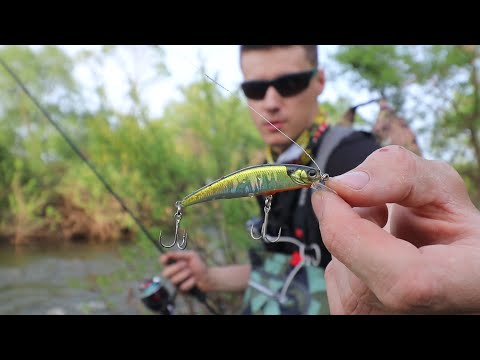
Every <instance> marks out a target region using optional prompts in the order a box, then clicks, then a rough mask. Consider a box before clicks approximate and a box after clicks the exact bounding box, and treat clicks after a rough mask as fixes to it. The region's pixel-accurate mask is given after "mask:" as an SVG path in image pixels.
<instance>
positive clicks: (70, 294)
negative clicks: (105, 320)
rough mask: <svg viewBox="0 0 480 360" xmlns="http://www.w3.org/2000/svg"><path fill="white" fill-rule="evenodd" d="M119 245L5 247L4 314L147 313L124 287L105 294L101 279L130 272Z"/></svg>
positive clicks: (0, 249)
mask: <svg viewBox="0 0 480 360" xmlns="http://www.w3.org/2000/svg"><path fill="white" fill-rule="evenodd" d="M119 250H120V247H119V246H118V245H91V244H88V245H87V244H66V245H64V244H62V245H48V246H16V247H14V246H11V245H8V244H1V245H0V314H34V315H44V314H145V310H144V309H142V308H141V305H140V303H139V302H138V301H137V299H136V298H135V297H134V296H133V297H132V293H131V285H130V284H127V283H125V284H121V286H123V289H122V288H120V289H119V291H118V292H117V293H114V294H108V295H107V294H106V293H105V291H103V290H102V288H101V286H100V287H99V284H98V283H97V281H96V280H97V279H98V277H99V276H100V277H102V276H103V277H105V276H109V275H110V274H115V273H116V272H118V271H120V270H122V269H124V268H125V266H126V264H125V260H124V259H123V258H122V256H121V254H120V252H119Z"/></svg>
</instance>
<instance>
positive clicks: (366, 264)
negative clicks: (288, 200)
mask: <svg viewBox="0 0 480 360" xmlns="http://www.w3.org/2000/svg"><path fill="white" fill-rule="evenodd" d="M312 205H313V209H314V211H315V214H316V215H317V217H318V220H319V224H320V232H321V234H322V240H323V242H324V243H325V246H326V247H327V249H328V250H329V251H330V252H331V254H332V256H333V257H335V258H337V259H338V260H339V261H340V262H341V263H342V264H344V265H345V266H347V267H348V268H349V269H350V270H351V271H352V272H353V273H354V274H355V275H357V276H358V277H359V278H360V279H362V280H363V281H364V282H365V283H366V284H367V286H368V287H369V288H370V289H371V290H372V291H373V292H374V293H376V294H377V295H378V294H386V293H388V291H389V290H390V289H391V287H392V286H393V285H394V284H396V283H397V282H398V281H399V280H400V279H401V278H402V276H403V275H404V274H405V271H406V270H407V269H410V268H412V267H414V265H415V264H416V263H417V261H418V260H419V259H420V252H419V250H418V249H417V248H416V247H415V246H413V245H412V244H410V243H409V242H407V241H404V240H401V239H397V238H395V237H394V236H392V235H391V234H389V233H388V232H386V231H385V230H383V229H382V228H380V227H379V226H378V225H377V224H374V223H373V222H371V221H369V220H366V219H363V218H362V217H360V215H358V214H357V213H356V212H355V211H354V210H353V209H352V208H351V206H349V205H348V204H347V203H346V202H345V201H344V200H343V199H342V198H340V197H339V196H337V195H335V194H332V193H329V192H324V191H317V192H315V193H314V194H313V196H312Z"/></svg>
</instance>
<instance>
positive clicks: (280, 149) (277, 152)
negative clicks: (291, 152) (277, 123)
mask: <svg viewBox="0 0 480 360" xmlns="http://www.w3.org/2000/svg"><path fill="white" fill-rule="evenodd" d="M289 146H290V144H286V145H273V146H271V147H270V149H271V151H272V155H273V156H274V157H275V158H277V157H278V156H279V155H280V154H281V153H283V152H284V151H285V150H287V148H288V147H289Z"/></svg>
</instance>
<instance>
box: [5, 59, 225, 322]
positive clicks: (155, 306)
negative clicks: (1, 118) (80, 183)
mask: <svg viewBox="0 0 480 360" xmlns="http://www.w3.org/2000/svg"><path fill="white" fill-rule="evenodd" d="M0 64H1V65H2V66H3V67H4V68H5V70H6V71H7V72H8V73H9V74H10V76H12V78H13V79H14V80H15V82H16V83H17V84H18V86H20V88H21V89H22V90H23V92H24V93H25V94H26V95H27V96H28V97H29V98H30V100H31V101H32V102H33V103H34V104H35V106H36V107H37V108H38V109H39V110H40V111H41V112H42V114H43V115H44V116H45V117H46V118H47V119H48V121H50V123H51V124H52V125H53V126H54V127H55V129H57V131H58V132H59V133H60V134H61V135H62V136H63V138H64V139H65V140H66V141H67V143H68V144H69V145H70V147H71V148H72V149H73V151H74V152H75V153H76V154H77V155H78V156H79V157H80V158H81V159H82V160H83V161H84V162H85V164H87V166H88V167H89V168H90V170H92V172H93V173H94V174H95V176H96V177H97V178H98V179H99V180H100V181H101V182H102V184H103V185H104V186H105V187H106V189H107V190H108V191H109V192H110V194H112V195H113V197H114V198H115V199H116V200H117V201H118V202H119V203H120V205H121V206H122V208H123V209H124V210H125V211H126V212H127V213H128V214H129V215H130V216H131V217H132V219H133V220H134V221H135V223H136V224H137V225H138V226H139V227H140V229H141V230H142V232H143V233H144V234H145V235H146V236H147V238H148V239H149V240H150V241H151V242H152V243H153V245H154V246H155V247H156V248H157V250H158V251H160V253H164V252H165V251H166V250H165V249H164V248H163V247H162V246H161V245H160V244H159V243H158V241H157V240H156V239H155V238H154V237H153V235H152V234H151V233H150V232H149V231H148V230H147V228H146V227H145V226H144V225H143V224H142V222H141V221H140V219H138V217H137V216H135V214H134V213H133V212H132V211H131V210H130V209H129V208H128V206H127V205H126V204H125V202H124V201H123V200H122V198H121V197H120V196H119V195H118V194H117V193H116V192H115V191H113V189H112V187H111V186H110V185H109V184H108V183H107V181H106V180H105V178H104V177H103V176H102V175H101V174H100V173H99V172H98V171H97V169H96V168H95V166H94V165H93V164H92V163H91V162H90V161H89V160H88V159H87V157H86V156H85V155H84V154H83V153H82V152H81V150H80V149H79V148H78V147H77V146H76V145H75V143H74V142H73V141H72V140H71V139H70V137H69V136H68V135H67V133H66V132H65V131H64V130H63V129H62V128H61V127H60V126H59V125H58V124H57V123H56V122H55V121H54V120H53V118H52V117H51V116H50V114H49V113H48V112H47V111H46V110H45V109H44V107H43V106H42V105H41V104H40V102H39V101H38V100H37V99H36V98H35V97H34V96H33V95H32V94H31V93H30V91H29V90H28V89H27V87H26V86H25V84H24V83H23V81H22V80H21V79H20V78H19V77H18V76H17V74H16V73H15V72H14V71H13V70H12V69H11V68H10V67H9V66H8V65H7V63H6V62H5V61H4V60H3V59H1V58H0ZM174 262H175V261H169V264H173V263H174ZM140 291H141V296H140V297H141V299H142V301H143V303H144V304H145V305H146V306H147V307H148V308H149V309H151V310H153V311H156V312H160V313H162V314H164V315H171V314H172V313H173V300H174V299H175V296H176V292H175V293H174V294H173V295H172V294H170V292H169V291H168V289H167V288H166V284H165V282H164V281H163V280H162V279H161V278H160V277H159V276H155V277H153V278H152V279H147V280H145V281H144V282H143V283H142V284H141V286H140ZM188 294H189V295H191V296H193V297H194V298H196V299H197V300H198V301H200V302H201V303H202V304H204V305H205V307H206V308H207V309H208V310H209V311H210V312H211V313H212V314H213V315H218V312H217V311H216V310H215V309H214V307H213V306H212V305H211V304H210V303H209V301H208V299H207V296H206V294H205V293H204V292H202V291H201V290H200V289H199V288H198V287H196V286H195V287H193V288H192V289H190V290H189V291H188Z"/></svg>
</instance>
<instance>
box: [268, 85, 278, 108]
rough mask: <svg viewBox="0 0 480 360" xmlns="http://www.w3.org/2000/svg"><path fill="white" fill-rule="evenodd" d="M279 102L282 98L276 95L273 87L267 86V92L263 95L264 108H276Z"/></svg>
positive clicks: (276, 92)
mask: <svg viewBox="0 0 480 360" xmlns="http://www.w3.org/2000/svg"><path fill="white" fill-rule="evenodd" d="M281 101H282V96H281V95H280V94H279V93H278V91H277V89H275V88H274V87H273V86H269V87H268V89H267V92H266V93H265V97H264V98H263V102H264V105H265V107H267V108H276V107H278V106H279V105H280V102H281Z"/></svg>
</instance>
